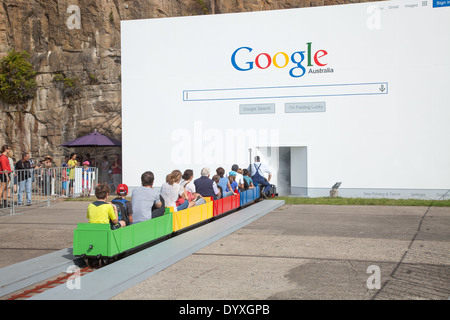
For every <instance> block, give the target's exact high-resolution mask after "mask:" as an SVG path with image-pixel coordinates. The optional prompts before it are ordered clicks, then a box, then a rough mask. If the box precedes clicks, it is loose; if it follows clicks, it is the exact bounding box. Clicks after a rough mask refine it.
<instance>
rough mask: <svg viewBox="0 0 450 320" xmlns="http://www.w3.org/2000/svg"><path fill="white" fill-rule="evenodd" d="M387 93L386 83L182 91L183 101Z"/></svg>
mask: <svg viewBox="0 0 450 320" xmlns="http://www.w3.org/2000/svg"><path fill="white" fill-rule="evenodd" d="M388 91H389V90H388V83H387V82H375V83H349V84H325V85H305V86H285V87H256V88H229V89H206V90H183V101H212V100H243V99H270V98H296V97H330V96H354V95H376V94H388Z"/></svg>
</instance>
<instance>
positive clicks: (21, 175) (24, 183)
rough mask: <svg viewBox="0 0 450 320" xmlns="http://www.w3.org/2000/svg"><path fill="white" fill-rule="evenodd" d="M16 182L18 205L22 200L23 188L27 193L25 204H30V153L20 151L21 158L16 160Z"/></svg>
mask: <svg viewBox="0 0 450 320" xmlns="http://www.w3.org/2000/svg"><path fill="white" fill-rule="evenodd" d="M15 169H16V173H17V182H18V183H19V195H18V202H17V204H18V205H21V204H22V201H23V190H24V189H25V193H26V195H27V206H29V205H31V163H30V154H29V153H28V152H24V153H22V159H21V160H19V161H17V162H16V166H15Z"/></svg>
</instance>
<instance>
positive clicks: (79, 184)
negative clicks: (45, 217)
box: [0, 167, 98, 214]
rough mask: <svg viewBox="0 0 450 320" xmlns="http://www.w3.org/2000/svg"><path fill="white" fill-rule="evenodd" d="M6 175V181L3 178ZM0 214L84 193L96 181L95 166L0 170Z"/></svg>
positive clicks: (94, 185)
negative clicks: (7, 179) (86, 167)
mask: <svg viewBox="0 0 450 320" xmlns="http://www.w3.org/2000/svg"><path fill="white" fill-rule="evenodd" d="M6 175H8V176H9V182H6V179H5V177H6ZM0 178H1V179H0V188H2V189H3V192H2V191H1V190H0V214H7V213H8V212H9V214H15V213H16V209H17V208H20V207H23V206H30V205H32V204H34V203H46V204H47V206H49V205H50V204H51V202H52V201H55V200H57V199H59V198H67V197H83V196H86V197H88V196H89V195H91V194H93V193H94V189H95V187H96V186H97V183H98V169H97V168H94V167H90V168H89V169H87V170H86V169H85V168H83V167H77V168H73V169H69V168H67V167H52V168H37V169H23V170H13V171H12V172H11V173H8V172H1V171H0Z"/></svg>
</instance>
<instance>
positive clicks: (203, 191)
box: [194, 168, 220, 200]
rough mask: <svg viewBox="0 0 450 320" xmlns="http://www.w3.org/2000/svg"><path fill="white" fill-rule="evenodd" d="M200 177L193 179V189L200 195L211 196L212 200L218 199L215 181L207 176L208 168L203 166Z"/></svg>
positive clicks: (218, 193)
mask: <svg viewBox="0 0 450 320" xmlns="http://www.w3.org/2000/svg"><path fill="white" fill-rule="evenodd" d="M200 175H201V177H200V178H198V179H196V180H194V185H195V189H196V190H197V193H199V194H200V195H201V196H202V197H212V198H213V200H216V199H218V197H219V196H220V190H219V188H217V184H216V182H215V181H213V180H212V179H210V178H209V175H210V170H209V168H203V169H202V171H201V172H200Z"/></svg>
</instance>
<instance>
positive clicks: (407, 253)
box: [0, 202, 450, 299]
mask: <svg viewBox="0 0 450 320" xmlns="http://www.w3.org/2000/svg"><path fill="white" fill-rule="evenodd" d="M87 205H88V203H87V202H57V203H55V204H54V205H52V206H51V207H45V206H44V207H40V208H23V212H24V214H23V215H17V216H9V215H4V216H0V253H1V255H0V267H4V266H7V265H10V264H13V263H17V262H20V261H23V260H27V259H30V258H32V257H36V256H39V255H43V254H46V253H49V252H52V251H56V250H59V249H63V248H67V247H70V246H71V245H72V230H73V229H74V228H75V227H76V224H77V222H85V221H86V216H85V215H86V208H87ZM368 268H369V271H368ZM378 270H379V271H380V273H379V277H378V278H379V280H380V289H377V288H376V285H377V281H376V280H377V275H378V273H377V271H378ZM369 277H370V279H369ZM368 279H369V280H370V281H369V287H371V288H368ZM0 280H1V279H0ZM374 286H375V288H373V287H374ZM449 297H450V208H430V209H428V208H426V207H378V206H324V205H322V206H320V205H285V206H283V207H281V208H280V209H278V210H276V211H274V212H272V213H269V214H267V215H265V216H264V217H262V218H260V219H259V220H257V221H255V222H253V223H251V224H249V225H248V226H246V227H244V228H242V229H240V230H238V231H236V232H234V233H232V234H231V235H229V236H227V237H225V238H223V239H221V240H219V241H217V242H215V243H213V244H211V245H209V246H207V247H205V248H204V249H202V250H200V251H198V252H196V253H195V254H193V255H191V256H190V257H188V258H186V259H184V260H182V261H180V262H178V263H176V264H174V265H172V266H170V267H168V268H167V269H165V270H163V271H161V272H159V273H158V274H156V275H155V276H153V277H151V278H149V279H147V280H146V281H144V282H142V283H141V284H139V285H137V286H135V287H133V288H131V289H129V290H127V291H124V292H123V293H121V294H119V295H118V296H116V297H115V298H114V299H449Z"/></svg>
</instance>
